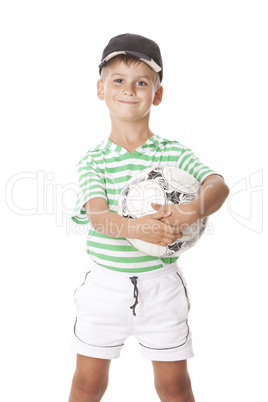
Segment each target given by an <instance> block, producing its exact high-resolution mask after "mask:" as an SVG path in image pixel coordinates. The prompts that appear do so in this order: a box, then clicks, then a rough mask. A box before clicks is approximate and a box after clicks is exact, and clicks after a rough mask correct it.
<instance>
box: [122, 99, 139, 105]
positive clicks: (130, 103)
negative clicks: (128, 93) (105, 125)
mask: <svg viewBox="0 0 268 402" xmlns="http://www.w3.org/2000/svg"><path fill="white" fill-rule="evenodd" d="M118 102H120V103H123V104H124V105H137V104H138V103H139V102H129V101H122V100H119V99H118Z"/></svg>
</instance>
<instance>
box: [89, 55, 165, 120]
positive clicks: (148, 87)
mask: <svg viewBox="0 0 268 402" xmlns="http://www.w3.org/2000/svg"><path fill="white" fill-rule="evenodd" d="M105 68H106V69H107V70H106V71H105V78H104V80H103V82H102V81H98V84H97V87H98V97H99V99H101V100H105V102H106V104H107V107H108V109H109V111H110V114H111V118H112V119H118V120H121V121H128V122H135V121H138V120H142V119H144V118H145V117H148V116H149V112H150V109H151V106H152V104H153V105H159V104H160V103H161V100H162V94H163V88H162V87H161V86H160V87H159V88H158V89H156V88H155V84H154V81H155V80H154V78H155V73H154V72H153V71H152V70H151V69H150V68H149V67H148V66H146V64H144V63H143V62H139V63H131V64H130V65H126V64H125V63H124V62H123V61H122V60H117V61H115V62H113V63H109V64H108V65H107V67H105Z"/></svg>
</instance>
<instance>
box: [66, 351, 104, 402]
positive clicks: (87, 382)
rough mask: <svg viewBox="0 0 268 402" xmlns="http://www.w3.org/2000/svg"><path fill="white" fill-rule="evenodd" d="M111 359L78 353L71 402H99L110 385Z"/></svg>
mask: <svg viewBox="0 0 268 402" xmlns="http://www.w3.org/2000/svg"><path fill="white" fill-rule="evenodd" d="M110 363H111V361H110V360H106V359H95V358H93V357H86V356H82V355H77V365H76V371H75V373H74V378H73V383H72V388H71V393H70V399H69V402H99V401H100V400H101V398H102V396H103V394H104V393H105V391H106V388H107V385H108V375H109V367H110Z"/></svg>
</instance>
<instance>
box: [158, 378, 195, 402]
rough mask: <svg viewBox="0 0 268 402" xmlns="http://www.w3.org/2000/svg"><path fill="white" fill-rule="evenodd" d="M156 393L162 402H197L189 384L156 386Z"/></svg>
mask: <svg viewBox="0 0 268 402" xmlns="http://www.w3.org/2000/svg"><path fill="white" fill-rule="evenodd" d="M156 391H157V393H158V395H159V397H160V399H161V401H162V402H195V399H194V396H193V392H192V387H191V383H189V382H182V383H176V384H170V383H165V384H158V385H157V384H156Z"/></svg>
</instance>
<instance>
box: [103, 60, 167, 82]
mask: <svg viewBox="0 0 268 402" xmlns="http://www.w3.org/2000/svg"><path fill="white" fill-rule="evenodd" d="M118 60H120V61H123V63H125V64H126V65H127V66H130V64H140V63H143V61H141V60H139V59H136V58H135V57H132V56H127V55H125V54H119V55H118V56H115V57H113V58H112V59H110V60H109V61H108V63H107V64H106V66H104V67H102V69H101V73H100V77H101V81H102V82H103V81H104V80H105V78H106V71H107V70H106V67H107V65H112V64H114V63H116V62H117V61H118ZM144 64H146V63H144ZM146 65H147V64H146ZM148 67H149V66H148ZM149 68H150V67H149ZM150 69H151V68H150ZM152 71H153V70H152ZM153 73H154V86H155V89H158V88H159V87H160V76H159V74H158V73H156V72H155V71H153Z"/></svg>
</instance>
